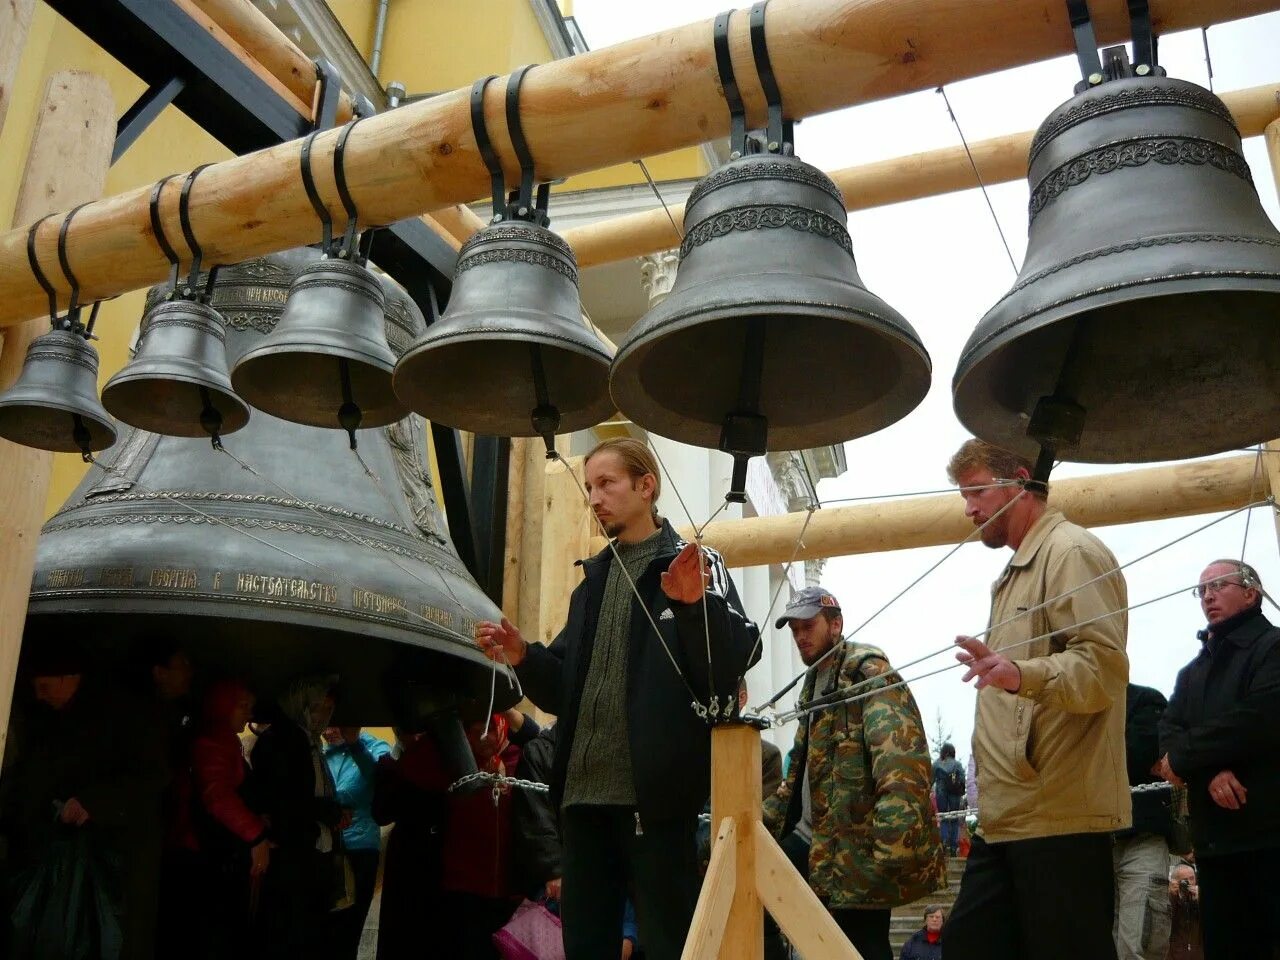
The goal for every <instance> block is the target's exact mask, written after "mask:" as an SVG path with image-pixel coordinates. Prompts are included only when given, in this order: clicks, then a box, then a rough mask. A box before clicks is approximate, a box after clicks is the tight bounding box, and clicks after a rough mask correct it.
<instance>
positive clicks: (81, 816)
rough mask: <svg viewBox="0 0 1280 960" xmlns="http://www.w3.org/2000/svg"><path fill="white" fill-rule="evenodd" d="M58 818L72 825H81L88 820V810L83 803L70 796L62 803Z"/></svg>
mask: <svg viewBox="0 0 1280 960" xmlns="http://www.w3.org/2000/svg"><path fill="white" fill-rule="evenodd" d="M58 819H59V820H61V821H62V822H63V823H65V824H68V825H70V826H73V827H83V826H84V825H85V824H86V823H88V822H89V811H88V810H86V809H85V808H84V804H82V803H81V802H80V801H79V800H77V799H76V798H75V797H72V798H71V799H70V800H68V801H67V802H66V803H64V804H63V805H62V811H61V812H60V813H59V814H58Z"/></svg>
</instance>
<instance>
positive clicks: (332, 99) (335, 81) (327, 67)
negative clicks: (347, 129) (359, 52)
mask: <svg viewBox="0 0 1280 960" xmlns="http://www.w3.org/2000/svg"><path fill="white" fill-rule="evenodd" d="M312 62H313V63H314V64H315V65H316V94H315V100H314V101H313V103H312V105H311V129H312V130H329V129H331V128H332V127H333V126H334V124H336V123H337V122H338V101H340V100H341V99H342V74H341V73H339V72H338V68H337V67H335V66H334V65H333V64H332V63H330V62H329V61H328V60H326V59H325V58H324V57H317V58H316V59H315V60H313V61H312Z"/></svg>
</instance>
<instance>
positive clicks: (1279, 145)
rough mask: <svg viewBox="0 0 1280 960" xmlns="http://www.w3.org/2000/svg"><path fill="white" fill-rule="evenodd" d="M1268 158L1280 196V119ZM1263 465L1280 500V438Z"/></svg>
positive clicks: (1276, 515) (1279, 521)
mask: <svg viewBox="0 0 1280 960" xmlns="http://www.w3.org/2000/svg"><path fill="white" fill-rule="evenodd" d="M1265 136H1266V141H1267V159H1268V160H1270V161H1271V178H1272V180H1273V181H1274V182H1275V186H1276V196H1278V197H1280V120H1273V121H1272V122H1271V123H1269V124H1268V125H1267V129H1266V132H1265ZM1263 450H1264V452H1263V454H1262V466H1263V468H1264V470H1265V472H1266V476H1267V488H1268V489H1269V490H1270V491H1271V496H1273V497H1275V498H1276V499H1277V500H1280V440H1272V441H1270V442H1269V443H1267V444H1266V445H1265V446H1264V447H1263ZM1272 519H1274V520H1275V524H1276V537H1277V539H1280V511H1276V510H1273V511H1272Z"/></svg>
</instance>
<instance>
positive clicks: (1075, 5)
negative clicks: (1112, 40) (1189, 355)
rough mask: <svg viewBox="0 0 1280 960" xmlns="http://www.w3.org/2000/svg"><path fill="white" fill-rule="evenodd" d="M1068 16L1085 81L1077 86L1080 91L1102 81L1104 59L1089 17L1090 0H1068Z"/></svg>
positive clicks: (1081, 72)
mask: <svg viewBox="0 0 1280 960" xmlns="http://www.w3.org/2000/svg"><path fill="white" fill-rule="evenodd" d="M1067 16H1068V18H1069V19H1070V20H1071V31H1072V33H1074V34H1075V38H1076V59H1077V60H1078V61H1079V63H1080V76H1081V78H1082V79H1083V81H1084V82H1083V83H1082V84H1081V85H1080V86H1078V87H1077V88H1076V92H1077V93H1079V92H1080V91H1082V90H1087V89H1088V88H1089V87H1092V86H1095V85H1096V84H1099V83H1101V82H1102V76H1103V75H1102V59H1101V58H1100V57H1099V56H1098V38H1097V36H1096V35H1095V34H1094V32H1093V21H1092V20H1091V19H1090V17H1089V0H1067Z"/></svg>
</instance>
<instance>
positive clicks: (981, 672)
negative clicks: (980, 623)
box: [956, 637, 1022, 693]
mask: <svg viewBox="0 0 1280 960" xmlns="http://www.w3.org/2000/svg"><path fill="white" fill-rule="evenodd" d="M956 645H957V646H959V647H961V648H962V649H961V650H960V652H959V653H957V654H956V659H957V660H959V661H960V662H961V663H963V664H964V665H965V666H966V667H968V668H969V670H968V672H967V673H966V674H965V675H964V676H963V677H961V678H960V680H961V682H962V683H968V682H969V681H970V680H972V679H973V678H974V677H977V678H978V683H977V688H978V689H979V690H981V689H982V688H983V687H999V688H1000V689H1001V690H1007V691H1009V693H1017V692H1018V691H1019V690H1020V689H1021V688H1022V671H1021V670H1019V669H1018V665H1017V664H1015V663H1014V662H1013V661H1012V660H1010V659H1009V658H1008V657H1004V656H1001V655H1000V654H998V653H996V652H995V651H994V650H992V649H991V648H990V647H988V646H987V645H986V644H985V643H983V642H982V641H981V640H975V639H974V638H973V637H956Z"/></svg>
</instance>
